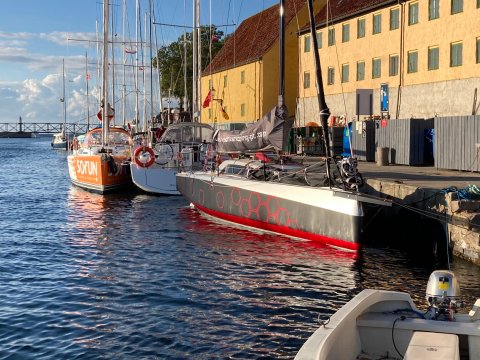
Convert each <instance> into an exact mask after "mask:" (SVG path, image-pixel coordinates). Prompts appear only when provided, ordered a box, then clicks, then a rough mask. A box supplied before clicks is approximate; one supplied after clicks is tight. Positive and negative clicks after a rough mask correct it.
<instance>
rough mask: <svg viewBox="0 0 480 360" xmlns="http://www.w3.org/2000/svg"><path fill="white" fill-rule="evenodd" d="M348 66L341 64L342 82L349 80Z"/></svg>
mask: <svg viewBox="0 0 480 360" xmlns="http://www.w3.org/2000/svg"><path fill="white" fill-rule="evenodd" d="M349 72H350V66H349V65H348V64H343V65H342V83H347V82H348V80H349V75H350V74H349Z"/></svg>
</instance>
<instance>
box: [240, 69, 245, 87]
mask: <svg viewBox="0 0 480 360" xmlns="http://www.w3.org/2000/svg"><path fill="white" fill-rule="evenodd" d="M240 84H245V70H242V72H241V73H240Z"/></svg>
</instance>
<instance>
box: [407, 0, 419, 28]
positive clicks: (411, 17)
mask: <svg viewBox="0 0 480 360" xmlns="http://www.w3.org/2000/svg"><path fill="white" fill-rule="evenodd" d="M415 24H418V2H414V3H411V4H409V5H408V25H415Z"/></svg>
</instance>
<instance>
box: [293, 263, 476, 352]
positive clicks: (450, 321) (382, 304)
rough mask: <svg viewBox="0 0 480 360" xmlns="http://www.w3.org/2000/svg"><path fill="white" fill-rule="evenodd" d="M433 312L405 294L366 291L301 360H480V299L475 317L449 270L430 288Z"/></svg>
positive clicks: (321, 331)
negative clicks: (420, 306)
mask: <svg viewBox="0 0 480 360" xmlns="http://www.w3.org/2000/svg"><path fill="white" fill-rule="evenodd" d="M425 298H426V301H427V303H428V309H427V310H426V311H423V312H422V311H421V310H419V309H418V308H417V307H416V306H415V304H414V302H413V300H412V298H411V296H410V295H409V294H408V293H405V292H398V291H385V290H377V289H366V290H363V291H362V292H360V293H359V294H358V295H356V296H355V297H354V298H353V299H352V300H350V301H349V302H348V303H347V304H345V305H344V306H343V307H342V308H340V309H339V310H338V311H337V312H336V313H335V314H333V315H332V317H330V319H329V320H327V321H324V322H323V323H322V324H321V326H320V327H319V328H318V329H317V330H316V331H315V332H314V333H313V334H312V335H311V336H310V337H309V339H308V340H307V341H306V342H305V343H304V344H303V346H302V347H301V349H300V351H299V352H298V353H297V355H296V357H295V359H296V360H329V359H331V360H354V359H358V360H360V359H364V360H374V359H378V360H380V359H395V360H398V359H408V360H413V359H421V360H429V359H435V360H438V359H449V360H450V359H451V360H453V359H470V360H473V359H480V321H479V319H480V299H478V300H477V301H476V302H475V304H474V306H473V308H472V309H471V310H470V311H469V313H468V314H467V313H465V314H464V313H459V311H460V309H461V308H462V306H463V304H462V301H461V292H460V285H459V283H458V280H457V278H456V276H455V274H454V273H453V272H451V271H449V270H436V271H434V272H433V273H432V274H431V275H430V278H429V280H428V283H427V288H426V296H425Z"/></svg>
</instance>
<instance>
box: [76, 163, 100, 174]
mask: <svg viewBox="0 0 480 360" xmlns="http://www.w3.org/2000/svg"><path fill="white" fill-rule="evenodd" d="M77 173H78V174H81V175H90V176H97V174H98V164H97V163H96V162H94V161H88V160H77Z"/></svg>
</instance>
